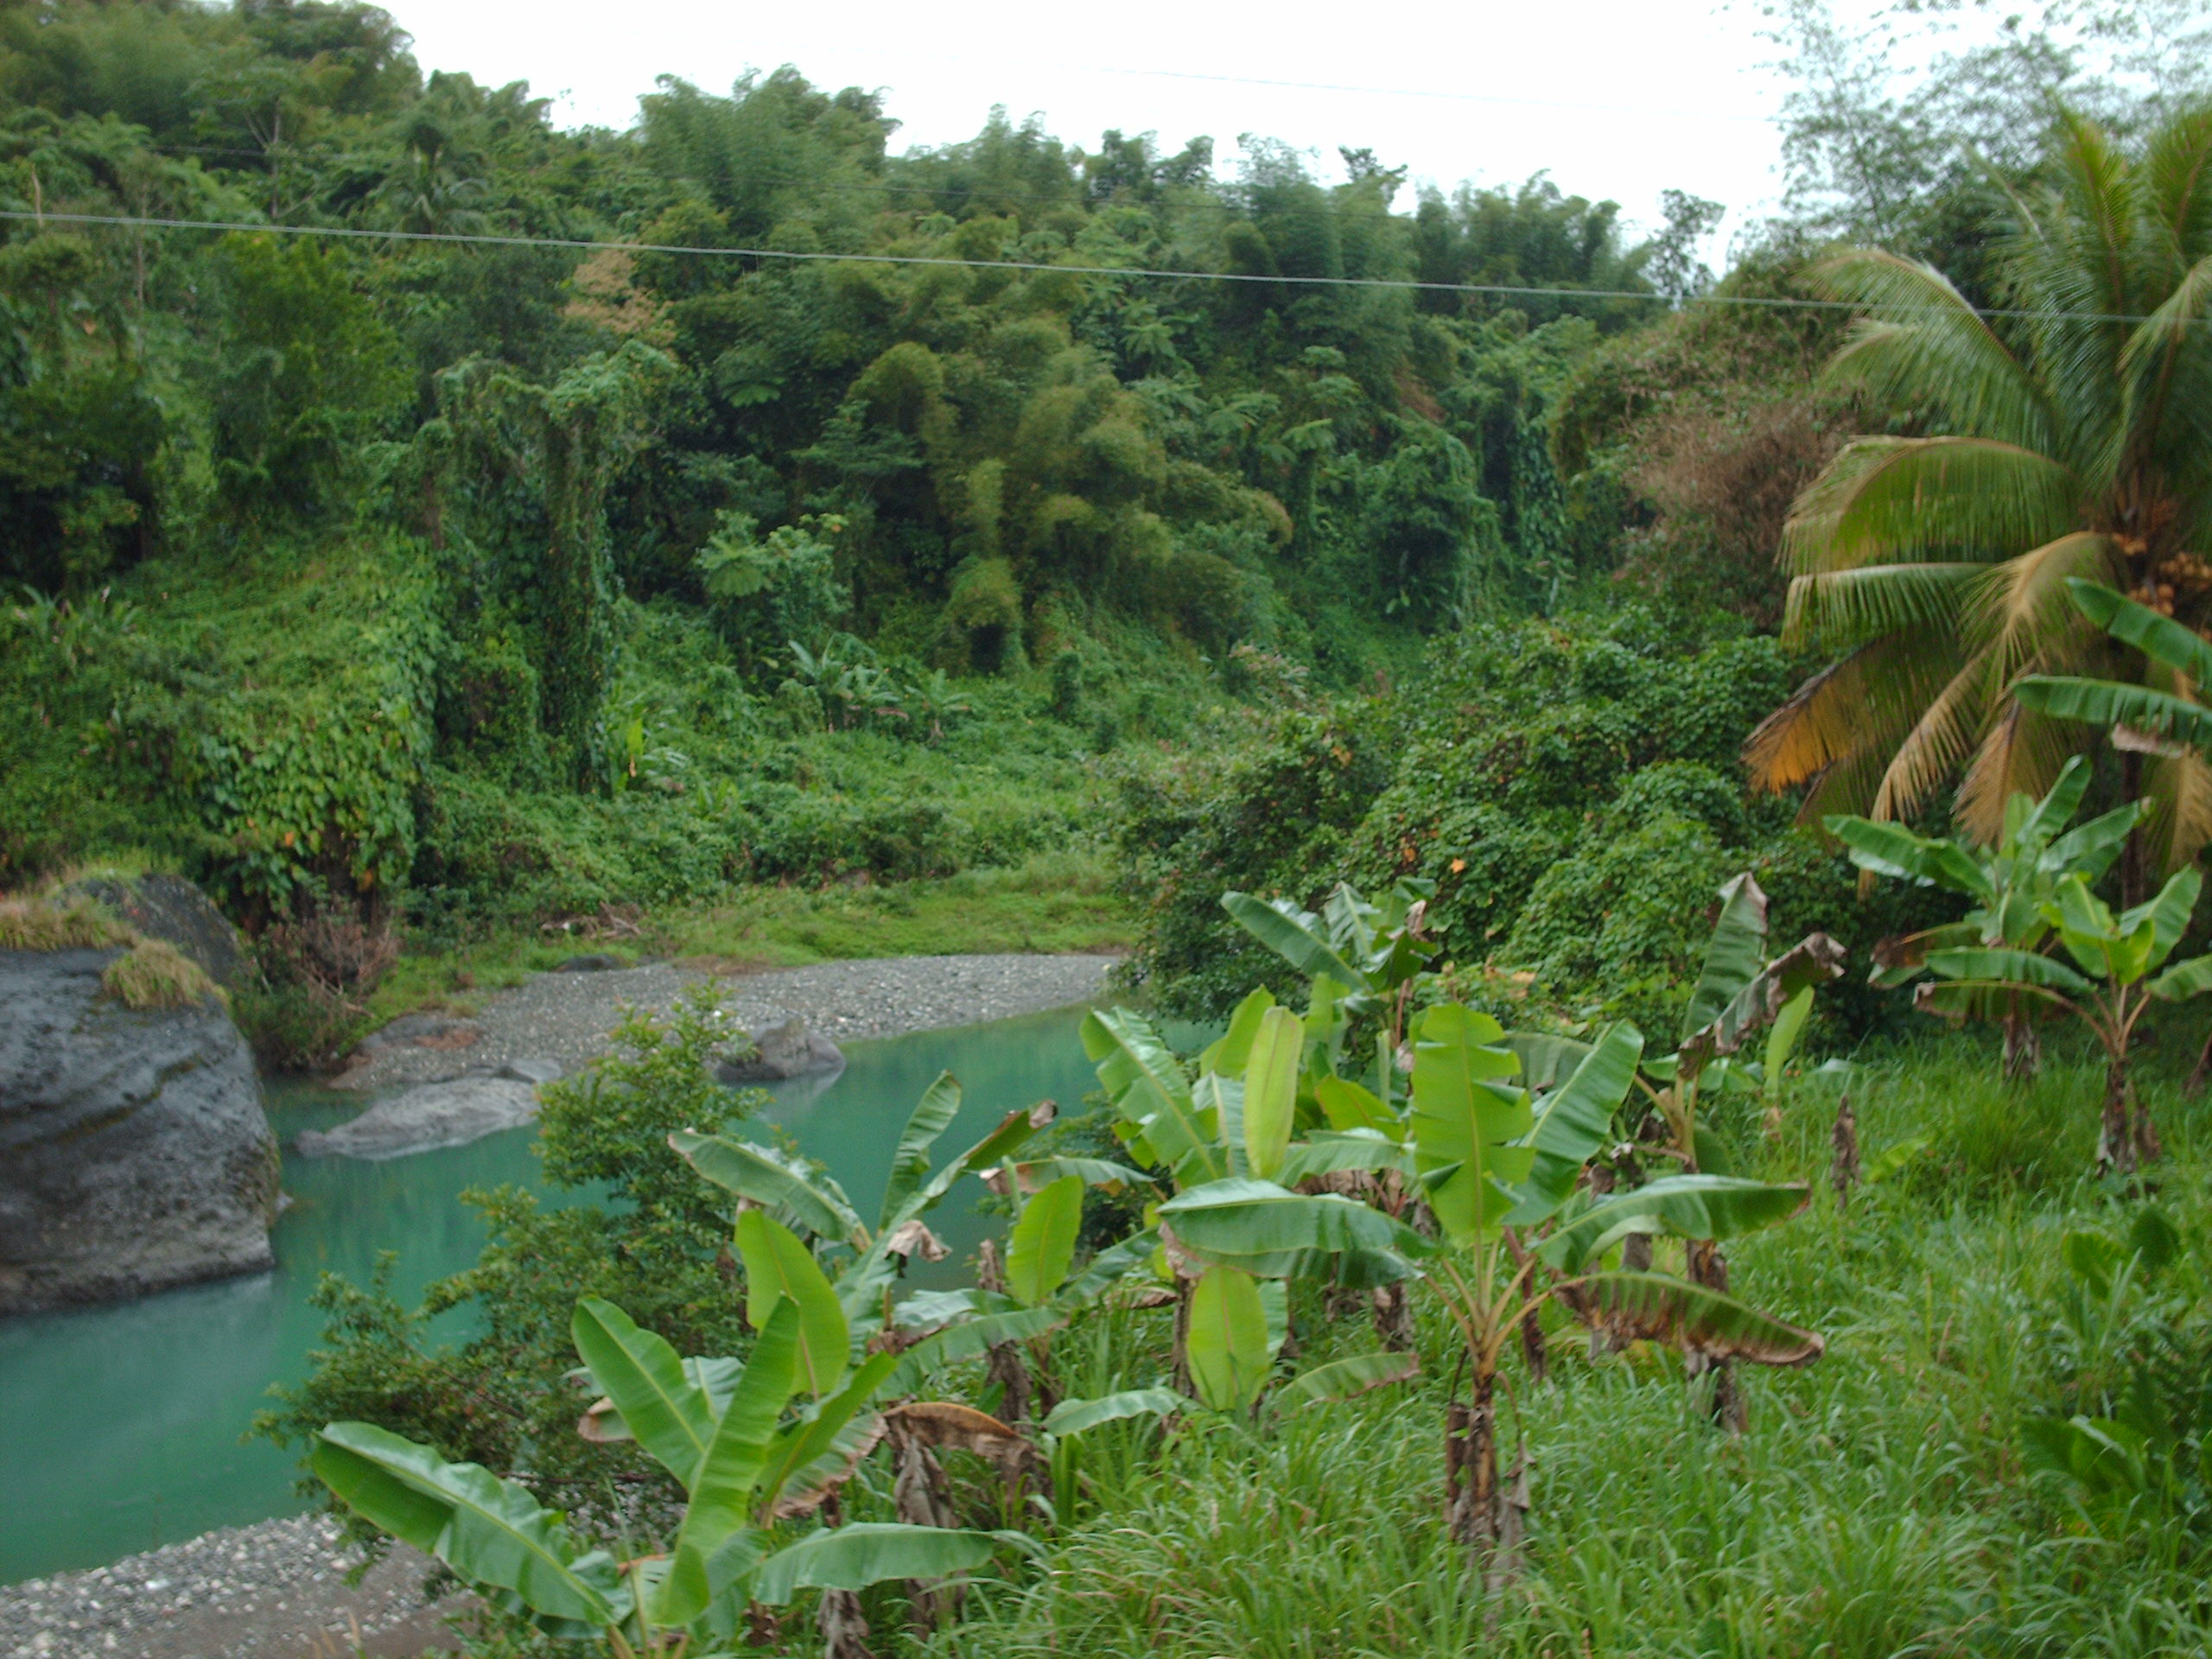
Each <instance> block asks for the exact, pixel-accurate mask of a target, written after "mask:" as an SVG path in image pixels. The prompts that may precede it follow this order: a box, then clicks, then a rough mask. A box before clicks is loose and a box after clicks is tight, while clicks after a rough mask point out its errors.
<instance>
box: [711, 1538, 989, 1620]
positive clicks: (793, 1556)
mask: <svg viewBox="0 0 2212 1659" xmlns="http://www.w3.org/2000/svg"><path fill="white" fill-rule="evenodd" d="M997 1542H998V1541H997V1540H996V1539H995V1538H994V1537H993V1536H992V1535H990V1534H989V1533H988V1532H966V1531H959V1530H956V1529H952V1528H950V1527H910V1526H901V1525H899V1524H898V1523H897V1522H887V1521H856V1522H851V1523H850V1524H849V1525H846V1526H842V1527H824V1528H823V1529H821V1530H820V1531H819V1532H816V1533H814V1534H812V1535H809V1536H807V1537H804V1538H802V1539H800V1540H799V1541H798V1542H797V1543H795V1544H790V1545H786V1546H785V1548H782V1549H779V1550H778V1551H777V1552H776V1553H775V1554H772V1555H771V1556H769V1557H768V1558H767V1559H766V1560H764V1561H762V1562H761V1563H760V1566H759V1567H757V1568H755V1569H754V1571H753V1579H752V1582H751V1583H750V1584H749V1585H748V1586H747V1589H748V1590H749V1591H750V1592H751V1594H752V1598H753V1600H755V1601H760V1602H766V1604H768V1605H770V1606H772V1607H780V1606H782V1605H785V1603H787V1602H789V1601H790V1600H791V1598H792V1597H793V1596H795V1595H797V1594H798V1592H800V1591H802V1590H865V1589H867V1588H868V1586H870V1585H871V1584H881V1583H883V1582H884V1581H886V1580H890V1579H942V1578H945V1577H947V1576H949V1575H950V1574H951V1573H967V1572H972V1571H973V1570H974V1569H975V1568H976V1567H981V1566H982V1565H983V1564H984V1563H985V1562H986V1561H988V1560H990V1559H991V1551H992V1550H993V1548H995V1546H996V1544H997Z"/></svg>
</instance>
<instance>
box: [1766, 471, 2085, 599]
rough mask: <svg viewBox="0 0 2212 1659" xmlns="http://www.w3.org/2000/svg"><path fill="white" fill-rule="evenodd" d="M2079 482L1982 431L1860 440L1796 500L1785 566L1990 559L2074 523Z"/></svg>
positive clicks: (1786, 533) (1808, 568)
mask: <svg viewBox="0 0 2212 1659" xmlns="http://www.w3.org/2000/svg"><path fill="white" fill-rule="evenodd" d="M2079 497H2080V484H2079V481H2078V480H2076V479H2075V477H2074V475H2073V474H2071V473H2070V472H2069V471H2068V469H2067V468H2066V467H2064V466H2063V465H2062V464H2061V463H2059V462H2057V461H2053V460H2051V459H2050V457H2049V456H2048V455H2044V454H2037V452H2036V451H2034V450H2032V449H2024V448H2021V447H2020V446H2019V445H2018V444H2014V443H2006V442H1998V441H1995V440H1992V439H1988V438H1859V439H1856V440H1854V441H1853V442H1851V443H1850V444H1848V445H1847V446H1846V447H1845V448H1843V450H1842V451H1841V452H1840V454H1837V456H1836V457H1835V459H1834V460H1833V461H1830V462H1829V463H1828V464H1827V467H1824V468H1822V469H1821V474H1820V476H1819V477H1817V478H1815V480H1813V481H1812V483H1810V484H1809V485H1808V486H1806V487H1805V490H1804V492H1803V493H1802V494H1800V495H1799V496H1798V498H1797V499H1796V502H1795V503H1794V504H1793V505H1792V507H1791V509H1790V513H1789V523H1788V524H1786V525H1785V526H1784V527H1783V532H1782V562H1783V567H1784V568H1785V569H1789V570H1792V571H1796V572H1804V573H1810V572H1813V571H1817V570H1845V569H1854V568H1856V567H1858V566H1860V565H1865V564H1872V563H1877V562H1882V561H1897V560H1909V559H1922V560H1925V559H1928V558H1929V556H1936V557H1941V558H1948V559H1964V560H1970V561H1988V560H1994V559H2000V558H2004V557H2005V556H2008V555H2010V554H2012V553H2016V552H2018V551H2019V550H2021V549H2022V548H2025V547H2034V546H2036V545H2037V544H2038V543H2043V542H2047V541H2049V540H2050V539H2051V538H2052V537H2055V536H2058V535H2061V534H2063V532H2064V531H2067V530H2069V529H2070V528H2072V526H2073V525H2074V524H2075V523H2076V522H2077V519H2076V514H2077V512H2078V510H2079V509H2078V505H2077V504H2078V501H2079Z"/></svg>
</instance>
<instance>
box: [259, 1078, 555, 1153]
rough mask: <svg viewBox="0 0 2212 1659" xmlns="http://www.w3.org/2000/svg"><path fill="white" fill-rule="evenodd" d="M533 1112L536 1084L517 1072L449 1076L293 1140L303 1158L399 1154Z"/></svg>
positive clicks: (494, 1130)
mask: <svg viewBox="0 0 2212 1659" xmlns="http://www.w3.org/2000/svg"><path fill="white" fill-rule="evenodd" d="M536 1117H537V1084H531V1083H525V1082H524V1081H522V1080H521V1079H520V1078H517V1077H452V1078H448V1080H447V1081H445V1082H443V1083H425V1084H417V1085H416V1087H414V1088H412V1089H407V1090H402V1091H401V1092H399V1093H398V1094H396V1095H394V1096H391V1098H390V1099H388V1100H380V1101H378V1103H376V1104H375V1105H373V1106H372V1107H370V1108H369V1109H368V1110H367V1111H365V1112H363V1113H362V1114H361V1115H360V1116H359V1117H356V1118H352V1119H349V1120H348V1121H347V1122H343V1123H340V1125H339V1126H338V1127H337V1128H334V1129H330V1130H327V1131H325V1132H323V1133H321V1134H316V1133H315V1131H314V1130H312V1129H310V1130H308V1132H307V1133H306V1134H304V1135H301V1136H300V1137H299V1139H298V1140H296V1141H294V1142H293V1143H292V1144H293V1146H294V1147H295V1148H296V1150H297V1151H298V1152H299V1154H300V1155H301V1156H302V1157H303V1158H327V1157H333V1156H336V1157H344V1158H370V1159H380V1158H404V1157H405V1156H406V1155H407V1154H409V1153H411V1152H431V1151H435V1149H436V1148H438V1147H460V1146H466V1145H467V1143H468V1142H469V1141H480V1140H482V1139H483V1138H484V1137H485V1136H486V1135H497V1134H499V1131H500V1130H502V1129H512V1128H519V1127H520V1126H521V1125H523V1124H524V1123H528V1122H531V1121H533V1120H534V1119H535V1118H536Z"/></svg>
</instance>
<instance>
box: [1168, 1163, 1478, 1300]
mask: <svg viewBox="0 0 2212 1659" xmlns="http://www.w3.org/2000/svg"><path fill="white" fill-rule="evenodd" d="M1160 1221H1161V1223H1162V1224H1164V1225H1166V1226H1167V1227H1169V1228H1172V1229H1173V1231H1174V1234H1175V1237H1176V1239H1177V1241H1178V1242H1179V1243H1180V1244H1181V1245H1182V1246H1183V1247H1184V1248H1185V1249H1187V1250H1189V1251H1190V1252H1192V1254H1193V1255H1198V1256H1200V1257H1202V1258H1204V1259H1205V1260H1207V1261H1210V1262H1230V1263H1233V1264H1235V1265H1236V1266H1239V1267H1241V1268H1244V1270H1246V1271H1248V1272H1251V1273H1255V1274H1259V1275H1260V1276H1262V1277H1266V1278H1274V1277H1277V1276H1280V1274H1281V1273H1282V1272H1284V1271H1287V1263H1288V1262H1289V1261H1290V1259H1292V1258H1294V1257H1296V1256H1298V1255H1301V1254H1303V1253H1306V1252H1319V1253H1321V1254H1324V1255H1326V1254H1333V1253H1335V1252H1338V1251H1352V1250H1384V1251H1392V1252H1395V1253H1398V1254H1401V1255H1430V1254H1433V1251H1434V1249H1435V1246H1434V1245H1433V1243H1431V1242H1430V1241H1429V1240H1427V1239H1425V1238H1423V1237H1422V1236H1421V1235H1420V1234H1419V1233H1417V1232H1415V1231H1414V1230H1413V1229H1412V1228H1410V1227H1408V1226H1407V1225H1406V1224H1404V1223H1403V1222H1400V1221H1394V1220H1392V1219H1391V1218H1390V1217H1389V1216H1386V1215H1384V1214H1383V1212H1382V1211H1379V1210H1376V1209H1373V1208H1370V1206H1369V1205H1364V1204H1360V1203H1357V1202H1356V1201H1355V1200H1353V1199H1351V1198H1340V1197H1338V1196H1337V1195H1336V1194H1334V1193H1305V1192H1290V1191H1288V1190H1287V1189H1286V1188H1283V1187H1281V1186H1277V1185H1275V1184H1274V1182H1273V1181H1259V1180H1254V1179H1250V1178H1249V1177H1247V1176H1232V1177H1230V1179H1227V1180H1221V1181H1209V1182H1208V1183H1207V1184H1206V1185H1204V1186H1200V1187H1193V1188H1192V1190H1191V1191H1189V1192H1181V1193H1178V1194H1177V1195H1176V1196H1175V1197H1174V1198H1170V1199H1169V1200H1168V1201H1167V1202H1166V1203H1165V1204H1163V1205H1160Z"/></svg>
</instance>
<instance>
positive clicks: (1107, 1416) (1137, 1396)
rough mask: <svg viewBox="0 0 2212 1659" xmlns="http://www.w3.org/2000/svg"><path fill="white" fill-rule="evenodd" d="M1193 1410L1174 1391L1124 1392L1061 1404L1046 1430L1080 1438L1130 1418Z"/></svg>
mask: <svg viewBox="0 0 2212 1659" xmlns="http://www.w3.org/2000/svg"><path fill="white" fill-rule="evenodd" d="M1190 1408H1191V1402H1189V1401H1188V1400H1185V1398H1184V1397H1183V1396H1182V1395H1179V1394H1178V1393H1176V1392H1175V1390H1174V1389H1123V1390H1122V1392H1120V1393H1119V1394H1103V1395H1099V1396H1098V1398H1096V1400H1063V1401H1061V1402H1060V1403H1059V1404H1058V1405H1057V1406H1054V1407H1053V1408H1052V1411H1051V1412H1050V1413H1049V1414H1046V1418H1045V1430H1046V1433H1050V1434H1062V1435H1065V1434H1080V1433H1083V1431H1084V1430H1085V1429H1086V1428H1096V1427H1098V1426H1099V1424H1101V1423H1116V1422H1120V1421H1122V1420H1123V1419H1125V1418H1129V1417H1172V1416H1173V1415H1174V1414H1176V1413H1177V1412H1179V1411H1188V1410H1189V1409H1190Z"/></svg>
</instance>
